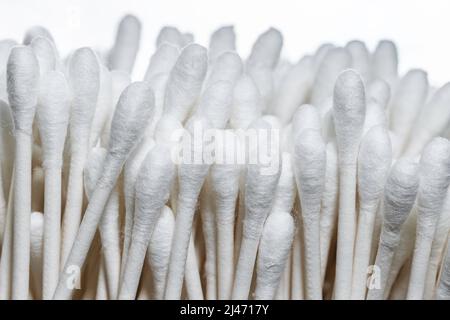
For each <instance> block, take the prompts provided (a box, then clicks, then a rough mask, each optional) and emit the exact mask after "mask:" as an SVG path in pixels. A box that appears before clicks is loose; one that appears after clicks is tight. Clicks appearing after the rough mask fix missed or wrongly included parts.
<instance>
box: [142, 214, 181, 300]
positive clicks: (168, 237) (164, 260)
mask: <svg viewBox="0 0 450 320" xmlns="http://www.w3.org/2000/svg"><path fill="white" fill-rule="evenodd" d="M174 228H175V218H174V216H173V213H172V210H171V209H170V208H169V207H166V206H165V207H164V208H163V210H162V212H161V215H160V216H159V219H158V222H157V223H156V226H155V230H154V231H153V234H152V238H151V240H150V244H149V246H148V250H147V262H148V264H149V265H150V267H151V270H152V275H153V297H154V299H157V300H162V299H163V298H164V289H165V286H166V275H167V268H168V266H169V259H170V246H171V244H172V238H173V230H174Z"/></svg>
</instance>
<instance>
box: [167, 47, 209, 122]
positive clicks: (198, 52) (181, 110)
mask: <svg viewBox="0 0 450 320" xmlns="http://www.w3.org/2000/svg"><path fill="white" fill-rule="evenodd" d="M207 62H208V58H207V55H206V49H205V48H203V47H202V46H199V45H198V44H191V45H189V46H187V47H186V48H184V49H183V51H182V52H181V54H180V56H179V57H178V59H177V62H176V63H175V66H174V67H173V69H172V71H171V72H170V76H169V80H168V82H167V88H166V96H165V100H164V114H163V115H169V116H171V117H174V118H175V119H177V120H178V121H180V122H184V121H185V120H186V118H187V116H188V115H189V112H190V111H191V108H192V106H193V105H194V103H195V102H196V100H197V98H198V96H199V93H200V90H201V88H202V83H203V80H204V78H205V75H206V69H207Z"/></svg>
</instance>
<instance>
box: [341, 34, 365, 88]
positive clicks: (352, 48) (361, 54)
mask: <svg viewBox="0 0 450 320" xmlns="http://www.w3.org/2000/svg"><path fill="white" fill-rule="evenodd" d="M345 48H346V49H347V50H348V52H349V53H350V55H351V57H352V65H351V67H352V69H354V70H356V71H357V72H358V73H359V74H360V75H361V78H362V79H363V80H364V82H365V83H368V82H369V80H370V76H371V74H370V73H371V72H370V53H369V50H368V49H367V47H366V44H365V43H364V42H362V41H359V40H353V41H350V42H349V43H347V45H346V46H345Z"/></svg>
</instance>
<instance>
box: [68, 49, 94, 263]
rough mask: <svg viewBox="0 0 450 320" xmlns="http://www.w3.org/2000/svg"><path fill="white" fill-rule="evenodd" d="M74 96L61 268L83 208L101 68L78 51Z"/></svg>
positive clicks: (72, 79)
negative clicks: (84, 175) (85, 179)
mask: <svg viewBox="0 0 450 320" xmlns="http://www.w3.org/2000/svg"><path fill="white" fill-rule="evenodd" d="M68 80H69V86H70V88H71V93H72V96H73V101H72V106H71V110H70V123H69V138H70V152H71V153H70V169H69V182H68V187H67V197H66V204H65V208H64V216H63V225H62V248H61V250H62V251H61V259H62V260H61V261H62V263H63V264H64V263H65V262H66V260H67V256H68V254H69V252H70V249H71V248H72V245H73V243H74V241H75V237H76V234H77V231H78V227H79V225H80V221H81V214H82V212H81V211H82V205H83V169H84V164H85V161H86V158H87V154H88V152H89V137H90V130H91V126H92V121H93V119H94V114H95V106H96V103H97V96H98V90H99V83H100V66H99V64H98V61H97V57H96V56H95V54H94V52H93V51H92V50H91V49H89V48H81V49H78V50H77V51H75V52H74V54H73V55H72V58H71V59H70V65H69V77H68Z"/></svg>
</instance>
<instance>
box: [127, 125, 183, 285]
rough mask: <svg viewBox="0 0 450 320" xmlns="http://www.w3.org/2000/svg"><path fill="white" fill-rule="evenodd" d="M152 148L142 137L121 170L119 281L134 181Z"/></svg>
mask: <svg viewBox="0 0 450 320" xmlns="http://www.w3.org/2000/svg"><path fill="white" fill-rule="evenodd" d="M180 126H181V125H180ZM154 146H155V141H154V140H153V139H146V137H144V139H142V141H141V143H140V145H138V146H137V147H136V148H135V149H134V150H133V152H132V153H131V154H130V156H129V158H128V160H127V162H125V165H124V169H123V181H124V197H125V217H124V226H123V246H122V265H121V268H120V274H121V277H120V278H121V279H122V276H123V271H124V270H125V264H126V262H127V259H128V250H129V248H130V243H131V234H132V230H133V220H134V218H133V217H134V205H135V194H136V188H135V186H136V179H137V176H138V174H139V170H140V168H141V165H142V163H143V162H144V159H145V157H146V156H147V154H148V152H149V151H150V150H151V149H152V148H153V147H154Z"/></svg>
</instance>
